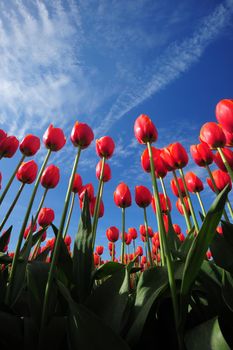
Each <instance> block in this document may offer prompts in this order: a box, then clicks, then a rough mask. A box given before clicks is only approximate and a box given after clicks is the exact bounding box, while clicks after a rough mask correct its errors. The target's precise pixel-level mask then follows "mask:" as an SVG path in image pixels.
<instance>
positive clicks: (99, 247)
mask: <svg viewBox="0 0 233 350" xmlns="http://www.w3.org/2000/svg"><path fill="white" fill-rule="evenodd" d="M95 251H96V254H98V255H102V254H103V252H104V247H103V246H102V245H97V247H96V248H95Z"/></svg>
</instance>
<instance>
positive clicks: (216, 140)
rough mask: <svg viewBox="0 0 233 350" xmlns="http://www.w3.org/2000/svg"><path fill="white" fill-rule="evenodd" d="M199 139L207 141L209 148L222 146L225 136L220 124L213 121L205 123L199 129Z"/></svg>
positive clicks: (224, 142)
mask: <svg viewBox="0 0 233 350" xmlns="http://www.w3.org/2000/svg"><path fill="white" fill-rule="evenodd" d="M200 141H201V142H205V143H207V145H208V146H209V147H210V148H211V149H216V148H218V147H224V146H225V144H226V137H225V135H224V132H223V130H222V128H221V126H220V125H219V124H217V123H214V122H209V123H205V124H204V125H203V126H202V128H201V131H200Z"/></svg>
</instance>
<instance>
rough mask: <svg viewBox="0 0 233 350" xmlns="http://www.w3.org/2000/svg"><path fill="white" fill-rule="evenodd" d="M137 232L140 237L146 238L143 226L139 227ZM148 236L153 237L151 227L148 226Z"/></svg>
mask: <svg viewBox="0 0 233 350" xmlns="http://www.w3.org/2000/svg"><path fill="white" fill-rule="evenodd" d="M139 231H140V234H141V236H142V237H146V226H145V225H140V227H139ZM148 236H149V237H153V236H154V232H153V229H152V227H150V226H148Z"/></svg>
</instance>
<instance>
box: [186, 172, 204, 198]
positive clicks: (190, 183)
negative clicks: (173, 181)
mask: <svg viewBox="0 0 233 350" xmlns="http://www.w3.org/2000/svg"><path fill="white" fill-rule="evenodd" d="M185 181H186V185H187V188H188V191H189V192H191V193H196V192H201V191H203V189H204V186H203V182H202V181H201V179H200V178H199V177H198V176H197V175H196V174H194V173H193V172H192V171H189V172H188V173H187V174H186V175H185Z"/></svg>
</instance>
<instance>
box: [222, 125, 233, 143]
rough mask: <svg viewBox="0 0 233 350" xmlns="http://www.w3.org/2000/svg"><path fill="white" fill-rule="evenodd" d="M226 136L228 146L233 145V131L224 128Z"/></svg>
mask: <svg viewBox="0 0 233 350" xmlns="http://www.w3.org/2000/svg"><path fill="white" fill-rule="evenodd" d="M222 131H223V132H224V135H225V137H226V147H233V132H228V131H227V130H225V129H224V128H223V129H222Z"/></svg>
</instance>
